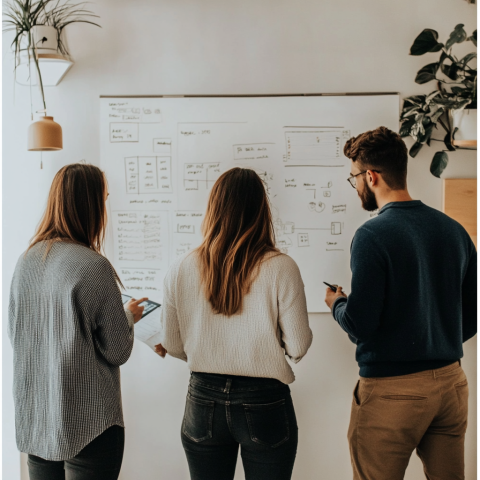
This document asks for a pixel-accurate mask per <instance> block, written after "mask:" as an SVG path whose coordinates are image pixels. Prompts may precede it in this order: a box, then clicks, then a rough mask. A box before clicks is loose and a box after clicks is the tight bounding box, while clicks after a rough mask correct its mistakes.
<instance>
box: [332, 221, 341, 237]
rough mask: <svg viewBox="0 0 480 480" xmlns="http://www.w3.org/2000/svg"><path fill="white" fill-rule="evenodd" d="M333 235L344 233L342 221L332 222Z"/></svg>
mask: <svg viewBox="0 0 480 480" xmlns="http://www.w3.org/2000/svg"><path fill="white" fill-rule="evenodd" d="M331 232H332V235H340V234H341V233H342V224H341V223H340V222H332V226H331Z"/></svg>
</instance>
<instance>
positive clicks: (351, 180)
mask: <svg viewBox="0 0 480 480" xmlns="http://www.w3.org/2000/svg"><path fill="white" fill-rule="evenodd" d="M370 171H371V172H375V173H382V172H381V171H380V170H370ZM367 172H368V170H365V171H364V172H360V173H357V174H356V175H352V176H351V177H348V178H347V180H348V183H349V184H350V185H351V186H352V187H353V188H354V189H355V190H356V189H357V178H356V177H358V176H359V175H362V173H367Z"/></svg>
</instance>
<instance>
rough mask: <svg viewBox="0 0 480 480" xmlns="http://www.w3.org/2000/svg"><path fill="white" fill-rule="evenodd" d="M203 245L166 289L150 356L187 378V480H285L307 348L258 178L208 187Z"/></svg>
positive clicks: (301, 312) (303, 313) (294, 276)
mask: <svg viewBox="0 0 480 480" xmlns="http://www.w3.org/2000/svg"><path fill="white" fill-rule="evenodd" d="M202 231H203V236H204V239H203V243H202V244H201V246H200V247H198V248H197V249H196V250H194V251H193V252H191V253H190V254H188V255H186V256H183V257H181V258H180V259H179V260H177V261H176V262H175V263H174V264H173V265H172V267H171V268H170V270H169V272H168V274H167V277H166V279H165V287H164V300H163V308H162V313H161V323H162V328H163V341H162V343H161V344H160V345H157V352H158V353H159V354H161V355H164V354H165V353H166V352H168V353H169V354H170V355H172V356H174V357H177V358H180V359H182V360H184V361H186V362H187V363H188V366H189V368H190V370H191V372H192V373H191V378H190V385H189V389H188V395H187V400H186V407H185V415H184V419H183V423H182V429H181V436H182V443H183V447H184V449H185V453H186V456H187V460H188V464H189V468H190V477H191V479H193V480H227V479H233V478H234V474H235V465H236V461H237V455H238V448H239V446H240V447H241V454H242V461H243V466H244V469H245V476H246V479H247V480H260V479H261V480H269V479H272V480H273V479H275V480H287V479H290V478H291V475H292V470H293V465H294V462H295V456H296V451H297V443H298V428H297V422H296V418H295V411H294V407H293V403H292V399H291V396H290V389H289V387H288V384H290V383H292V382H293V381H294V379H295V377H294V375H293V371H292V368H291V367H290V365H289V363H288V362H287V360H286V358H285V356H288V357H289V358H290V359H291V360H292V361H293V362H294V363H297V362H298V361H300V359H301V358H302V357H303V356H304V355H305V354H306V353H307V350H308V348H309V347H310V345H311V342H312V332H311V330H310V327H309V325H308V316H307V305H306V300H305V292H304V285H303V282H302V278H301V276H300V271H299V269H298V267H297V265H296V263H295V262H294V261H293V260H292V259H291V258H290V257H289V256H287V255H284V254H281V253H280V252H279V251H278V249H277V248H276V247H275V242H274V230H273V224H272V217H271V212H270V207H269V202H268V197H267V195H266V192H265V188H264V185H263V183H262V181H261V179H260V177H259V176H258V175H257V174H256V173H255V172H254V171H253V170H249V169H241V168H233V169H231V170H229V171H227V172H226V173H224V174H223V175H222V176H221V177H220V178H219V179H218V180H217V182H216V183H215V185H214V186H213V189H212V192H211V194H210V198H209V202H208V207H207V211H206V215H205V220H204V223H203V226H202Z"/></svg>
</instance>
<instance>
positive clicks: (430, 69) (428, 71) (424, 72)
mask: <svg viewBox="0 0 480 480" xmlns="http://www.w3.org/2000/svg"><path fill="white" fill-rule="evenodd" d="M439 66H440V64H439V63H429V64H428V65H425V66H424V67H423V68H421V69H420V70H419V71H418V72H417V76H416V77H415V83H419V84H420V85H422V84H423V83H427V82H430V81H431V80H435V75H436V73H437V70H438V67H439Z"/></svg>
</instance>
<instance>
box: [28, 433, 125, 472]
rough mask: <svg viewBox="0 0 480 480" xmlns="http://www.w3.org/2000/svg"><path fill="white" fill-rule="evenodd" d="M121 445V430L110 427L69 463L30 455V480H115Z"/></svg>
mask: <svg viewBox="0 0 480 480" xmlns="http://www.w3.org/2000/svg"><path fill="white" fill-rule="evenodd" d="M124 444H125V430H124V428H123V427H120V426H119V425H113V426H112V427H110V428H107V429H106V430H105V431H104V432H103V433H102V434H100V435H99V436H98V437H97V438H95V439H94V440H92V441H91V442H90V443H89V444H88V445H87V446H86V447H85V448H83V449H82V450H81V452H80V453H79V454H78V455H76V456H75V457H73V458H70V459H69V460H65V461H60V462H56V461H53V460H44V459H43V458H40V457H36V456H35V455H29V456H28V473H29V476H30V480H117V478H118V475H119V474H120V468H121V466H122V460H123V447H124Z"/></svg>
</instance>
